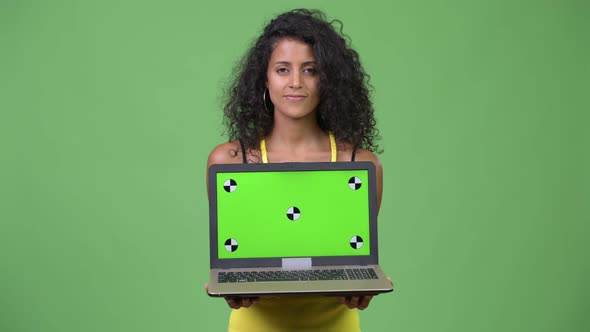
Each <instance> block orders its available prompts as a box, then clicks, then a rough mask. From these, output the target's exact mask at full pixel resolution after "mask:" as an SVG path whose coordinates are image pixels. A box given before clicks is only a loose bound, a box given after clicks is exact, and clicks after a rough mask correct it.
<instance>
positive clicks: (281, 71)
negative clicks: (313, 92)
mask: <svg viewBox="0 0 590 332" xmlns="http://www.w3.org/2000/svg"><path fill="white" fill-rule="evenodd" d="M288 71H289V70H288V69H287V68H285V67H281V68H277V73H279V74H284V73H286V72H288Z"/></svg>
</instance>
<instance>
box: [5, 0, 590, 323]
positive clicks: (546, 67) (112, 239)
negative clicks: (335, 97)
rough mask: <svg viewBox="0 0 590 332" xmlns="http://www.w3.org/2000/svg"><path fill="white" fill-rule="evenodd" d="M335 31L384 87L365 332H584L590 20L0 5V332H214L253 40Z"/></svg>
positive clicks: (553, 15) (539, 14)
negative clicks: (273, 28)
mask: <svg viewBox="0 0 590 332" xmlns="http://www.w3.org/2000/svg"><path fill="white" fill-rule="evenodd" d="M295 7H313V8H319V9H323V10H325V11H326V12H327V14H328V16H329V17H331V18H338V19H340V20H342V21H343V22H344V32H345V33H346V34H348V35H349V36H350V38H351V40H352V44H353V46H354V47H355V48H356V49H357V50H358V51H359V53H360V54H361V58H362V61H363V63H364V65H365V67H366V70H367V71H368V72H369V73H370V75H371V82H372V84H373V85H374V87H375V90H374V95H373V97H374V102H375V107H376V110H377V117H378V121H379V128H380V130H381V135H382V140H381V144H382V147H383V148H384V150H385V152H384V153H383V154H382V155H380V158H381V159H382V162H383V165H384V172H385V173H384V182H385V184H384V188H385V190H384V194H383V204H382V208H381V213H380V219H379V223H380V231H381V233H380V239H379V241H380V242H379V243H380V250H381V262H382V265H383V266H384V268H385V270H386V271H387V272H388V273H389V274H390V275H391V277H392V279H393V280H394V282H395V284H396V292H394V293H392V294H387V295H381V296H378V297H376V298H375V299H374V301H373V302H372V304H371V306H370V307H369V308H368V309H367V310H366V311H363V312H362V313H361V319H362V326H363V329H364V330H365V331H587V330H588V326H589V325H590V319H589V317H590V316H589V315H588V308H590V298H589V297H590V291H589V286H588V274H589V272H590V271H589V258H588V256H589V252H590V250H589V249H590V247H589V245H588V244H587V242H588V237H589V235H590V229H589V226H588V222H589V221H590V220H589V218H588V215H589V212H590V211H589V210H590V209H589V206H590V204H588V203H589V202H588V201H589V199H588V197H589V193H590V192H589V188H590V181H589V172H588V168H589V162H588V161H589V153H588V150H589V149H588V145H589V143H590V139H589V135H588V129H587V127H588V124H589V123H588V116H587V112H588V110H589V109H590V108H589V106H590V105H589V104H590V103H589V102H588V97H587V93H588V90H589V87H590V84H589V83H590V82H589V79H588V77H589V76H590V75H589V74H590V68H589V61H588V59H589V58H590V54H589V53H590V52H589V40H590V39H589V31H590V24H589V22H590V21H589V20H588V17H589V15H590V11H589V5H588V2H586V1H565V0H564V1H548V0H540V1H407V0H403V1H364V2H361V1H328V0H324V1H310V0H302V1H208V2H202V1H188V0H168V1H163V0H162V1H157V0H154V1H112V0H110V1H74V0H61V1H59V0H56V1H16V0H14V1H10V0H4V1H1V2H0V37H1V40H0V60H1V61H0V97H1V98H0V110H1V117H0V123H1V124H0V126H1V128H0V129H1V130H0V144H1V150H0V155H1V166H0V167H1V168H2V170H1V172H0V180H1V184H0V187H1V188H0V193H1V196H0V204H1V209H0V218H1V220H0V330H1V331H7V332H17V331H19V332H20V331H44V332H49V331H60V332H63V331H222V330H224V329H225V328H226V325H227V318H228V314H229V309H228V308H227V306H226V305H225V303H223V301H222V300H219V299H211V298H209V297H207V296H206V295H205V293H204V289H203V285H204V283H205V282H206V281H207V278H208V275H207V271H208V235H207V232H208V228H207V227H208V226H207V199H206V193H205V163H206V158H207V155H208V153H209V151H210V150H211V149H212V148H213V147H214V146H215V145H216V144H219V143H221V142H224V141H225V138H224V137H223V136H222V127H221V111H220V109H221V104H222V87H223V86H224V85H225V82H227V79H228V77H229V76H230V75H231V74H233V71H232V68H233V65H234V64H235V62H236V61H237V60H238V59H239V57H240V56H241V55H242V54H243V52H244V51H245V49H246V47H247V46H248V45H249V43H250V42H251V41H252V39H253V38H254V37H255V36H256V35H257V34H258V32H259V31H260V29H261V28H262V26H263V25H264V23H265V22H267V21H268V20H269V19H270V18H271V17H272V16H273V15H276V14H278V13H280V12H282V11H284V10H287V9H291V8H295Z"/></svg>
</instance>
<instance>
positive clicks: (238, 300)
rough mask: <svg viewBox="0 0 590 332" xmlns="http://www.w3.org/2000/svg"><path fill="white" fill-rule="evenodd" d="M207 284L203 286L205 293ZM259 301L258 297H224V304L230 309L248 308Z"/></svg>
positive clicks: (207, 287) (207, 289)
mask: <svg viewBox="0 0 590 332" xmlns="http://www.w3.org/2000/svg"><path fill="white" fill-rule="evenodd" d="M208 291H209V284H205V292H207V293H208ZM258 300H260V298H259V297H225V302H227V305H228V306H229V307H230V308H232V309H240V308H242V307H243V308H248V307H250V306H252V305H254V304H256V303H257V302H258Z"/></svg>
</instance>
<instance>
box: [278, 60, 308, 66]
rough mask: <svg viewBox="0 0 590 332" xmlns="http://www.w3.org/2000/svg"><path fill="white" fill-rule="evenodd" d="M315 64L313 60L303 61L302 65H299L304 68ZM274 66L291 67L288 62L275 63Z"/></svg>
mask: <svg viewBox="0 0 590 332" xmlns="http://www.w3.org/2000/svg"><path fill="white" fill-rule="evenodd" d="M316 63H317V62H316V61H315V60H310V61H305V62H303V63H301V64H302V65H304V66H306V65H315V64H316ZM274 64H275V65H288V66H290V65H291V62H289V61H276V62H275V63H274Z"/></svg>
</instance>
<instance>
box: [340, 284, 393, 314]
mask: <svg viewBox="0 0 590 332" xmlns="http://www.w3.org/2000/svg"><path fill="white" fill-rule="evenodd" d="M387 280H389V283H391V286H392V287H393V281H391V278H389V277H387ZM372 299H373V296H372V295H360V296H346V297H344V296H341V297H339V300H340V303H342V304H344V305H345V306H347V307H348V308H349V309H359V310H365V309H366V308H367V307H368V306H369V303H371V300H372Z"/></svg>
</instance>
